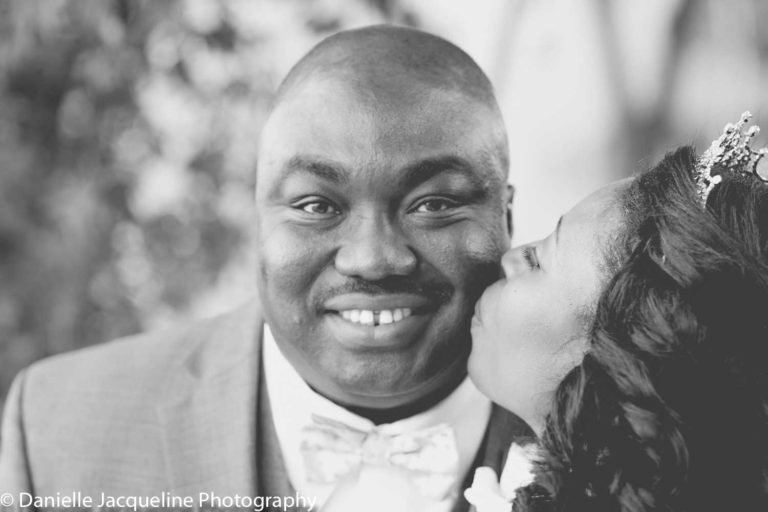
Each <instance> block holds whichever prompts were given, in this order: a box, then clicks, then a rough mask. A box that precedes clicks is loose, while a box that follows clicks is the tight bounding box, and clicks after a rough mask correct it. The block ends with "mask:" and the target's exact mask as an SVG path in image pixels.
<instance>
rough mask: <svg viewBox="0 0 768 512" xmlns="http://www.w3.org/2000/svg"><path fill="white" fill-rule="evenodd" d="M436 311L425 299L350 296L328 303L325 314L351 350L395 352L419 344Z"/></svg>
mask: <svg viewBox="0 0 768 512" xmlns="http://www.w3.org/2000/svg"><path fill="white" fill-rule="evenodd" d="M436 309H437V304H434V301H432V300H430V299H429V298H427V297H424V296H423V295H417V294H410V293H405V294H404V293H397V294H377V295H370V294H363V293H348V294H342V295H337V296H335V297H333V298H331V299H329V300H327V301H325V304H324V305H323V310H322V314H323V315H324V316H325V318H326V319H327V320H328V326H329V327H330V329H331V330H332V331H333V333H334V336H335V337H336V338H337V339H338V340H339V341H341V342H342V343H343V344H345V345H347V346H354V347H360V346H363V347H376V348H385V347H387V348H392V347H395V346H406V345H409V344H410V343H411V342H412V341H415V340H417V339H418V337H419V336H420V334H421V333H422V332H423V330H424V328H425V327H426V326H427V324H428V323H429V320H430V319H431V318H432V313H433V312H434V311H435V310H436Z"/></svg>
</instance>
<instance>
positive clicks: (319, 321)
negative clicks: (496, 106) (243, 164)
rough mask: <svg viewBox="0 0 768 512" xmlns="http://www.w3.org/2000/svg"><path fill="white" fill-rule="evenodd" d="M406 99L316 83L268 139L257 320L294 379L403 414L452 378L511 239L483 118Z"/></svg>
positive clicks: (430, 96) (457, 106)
mask: <svg viewBox="0 0 768 512" xmlns="http://www.w3.org/2000/svg"><path fill="white" fill-rule="evenodd" d="M413 96H414V95H413V94H411V95H410V97H409V95H408V94H400V93H398V94H391V95H390V94H385V93H383V92H382V91H379V92H378V93H377V94H375V95H374V94H372V93H360V92H359V91H355V90H353V89H352V88H351V87H348V86H347V85H345V84H344V83H342V82H340V81H337V80H322V81H321V80H315V81H314V82H313V83H312V85H311V87H307V86H304V87H303V88H302V89H301V90H300V91H299V92H298V93H295V94H293V95H291V96H290V97H289V98H287V99H284V100H283V102H281V104H280V105H279V106H278V107H277V108H276V110H275V111H274V112H273V114H272V116H271V118H270V120H269V121H268V123H267V125H266V127H265V129H264V133H263V137H262V144H261V155H260V159H259V170H258V175H257V187H256V188H257V190H256V202H257V213H258V219H257V228H256V244H257V257H258V258H257V260H258V277H257V279H258V286H259V293H260V296H261V302H262V306H263V308H264V314H265V318H266V320H267V323H268V324H269V326H270V328H271V330H272V332H273V334H274V336H275V339H276V341H277V342H278V344H279V346H280V348H281V350H282V352H283V353H284V354H285V356H286V357H287V358H288V359H289V360H290V361H291V363H292V364H293V366H294V367H295V368H296V369H297V370H298V371H299V373H300V374H301V375H302V377H303V378H304V379H306V380H307V382H308V383H309V384H310V385H312V386H313V387H314V388H315V389H317V390H318V391H320V392H321V393H323V394H324V395H326V396H329V397H331V398H332V399H334V400H336V401H338V402H341V403H345V404H347V405H355V406H363V407H393V406H397V405H403V404H407V403H411V402H413V401H414V400H418V399H419V398H420V397H422V396H426V394H427V393H430V392H433V391H434V390H435V389H437V388H438V387H440V386H441V385H442V386H445V385H447V383H448V382H454V383H455V382H456V381H457V377H458V378H460V377H461V375H463V374H464V373H465V372H466V365H465V362H466V357H467V354H468V351H469V348H470V338H469V320H470V318H471V316H472V311H473V308H474V304H475V301H476V299H477V298H478V297H479V295H480V293H481V292H482V291H483V289H484V288H485V286H486V285H488V284H489V283H491V282H493V281H495V280H496V279H497V278H498V275H499V260H500V257H501V255H502V253H503V252H504V251H505V250H506V248H507V247H508V244H509V233H508V227H507V225H506V220H505V206H506V201H505V198H506V183H505V182H504V177H503V176H504V173H503V172H502V169H501V165H502V164H501V162H500V159H499V158H498V155H497V151H496V148H497V147H496V145H495V144H496V142H497V139H496V138H494V132H493V130H494V127H496V126H498V124H495V123H493V122H491V121H490V119H493V118H492V114H491V112H490V110H488V109H486V107H484V106H482V105H479V104H476V103H474V102H471V101H469V100H468V99H467V98H464V97H462V96H460V95H458V94H456V93H449V92H442V91H438V90H431V91H430V90H424V89H421V90H418V98H417V99H414V98H413Z"/></svg>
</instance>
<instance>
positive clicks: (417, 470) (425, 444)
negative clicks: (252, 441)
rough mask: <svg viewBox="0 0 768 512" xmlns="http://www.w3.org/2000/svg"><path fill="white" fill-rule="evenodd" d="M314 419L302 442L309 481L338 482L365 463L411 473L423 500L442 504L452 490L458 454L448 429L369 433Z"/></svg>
mask: <svg viewBox="0 0 768 512" xmlns="http://www.w3.org/2000/svg"><path fill="white" fill-rule="evenodd" d="M312 419H313V421H314V423H312V424H311V425H308V426H307V427H304V429H303V430H302V442H301V454H302V457H303V458H304V466H305V469H306V472H307V473H306V475H307V480H309V481H310V482H313V483H318V484H335V483H336V482H338V481H339V480H340V479H342V478H343V477H345V476H347V475H350V474H353V473H354V472H356V471H358V470H359V469H360V468H361V467H362V466H364V465H366V466H384V467H387V466H389V467H395V468H399V469H402V470H405V471H407V472H408V475H409V478H412V479H413V482H414V483H415V484H416V486H417V487H418V489H419V491H420V492H421V494H423V495H424V496H427V497H431V498H435V499H438V500H440V499H444V498H445V497H447V495H448V494H449V493H450V492H451V490H452V485H453V483H454V482H455V479H456V472H457V471H458V464H459V455H458V450H457V448H456V439H455V437H454V434H453V429H452V428H451V427H450V426H448V425H446V424H441V425H437V426H434V427H431V428H427V429H424V430H419V431H415V432H407V433H401V434H385V433H383V432H381V431H380V430H379V429H378V428H376V427H374V428H373V429H372V430H371V431H369V432H365V431H362V430H358V429H355V428H352V427H350V426H348V425H345V424H343V423H340V422H337V421H334V420H330V419H327V418H323V417H320V416H316V415H313V417H312Z"/></svg>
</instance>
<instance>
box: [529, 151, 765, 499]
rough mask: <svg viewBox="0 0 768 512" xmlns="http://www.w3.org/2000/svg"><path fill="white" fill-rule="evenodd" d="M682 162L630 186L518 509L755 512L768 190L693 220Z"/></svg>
mask: <svg viewBox="0 0 768 512" xmlns="http://www.w3.org/2000/svg"><path fill="white" fill-rule="evenodd" d="M695 164H696V155H695V153H694V151H693V149H692V148H690V147H683V148H680V149H678V150H676V151H675V152H673V153H670V154H668V155H667V156H666V157H665V158H664V159H663V161H662V162H661V163H659V164H658V165H657V166H656V167H654V168H653V169H651V170H650V171H648V172H646V173H644V174H642V175H641V176H639V177H638V178H637V179H635V180H634V181H633V182H632V184H631V185H630V186H629V188H628V189H627V191H626V192H624V193H623V196H622V197H621V198H620V204H621V206H623V212H624V216H625V217H624V222H623V223H622V228H621V231H622V233H621V235H620V236H619V237H618V240H619V241H618V242H617V243H616V244H614V246H613V247H611V249H610V251H609V254H608V255H607V257H606V260H607V261H608V262H609V264H608V265H607V268H608V269H609V270H608V271H607V276H608V277H607V284H606V286H605V288H604V289H603V291H602V294H601V296H600V299H599V301H598V304H597V307H596V310H595V314H594V318H593V319H592V325H591V330H590V345H589V349H588V351H587V353H586V355H585V357H584V359H583V362H582V363H581V364H580V365H579V366H578V367H576V368H575V369H573V370H572V371H571V372H570V373H569V374H568V375H567V376H566V377H565V379H564V380H563V381H562V382H561V383H560V385H559V387H558V389H557V392H556V394H555V403H554V405H553V408H552V410H551V412H550V415H549V417H548V420H547V426H546V428H545V431H544V434H543V436H542V439H541V443H542V447H543V453H544V460H543V461H542V462H541V463H540V467H539V477H538V479H537V482H538V483H537V484H536V485H533V486H530V487H529V488H527V489H525V490H523V491H521V492H519V493H518V503H517V508H520V509H524V510H538V509H542V510H555V511H563V512H564V511H578V512H599V511H626V512H630V511H631V512H641V511H643V512H650V511H674V512H688V511H690V512H707V511H712V512H715V511H717V512H725V511H740V512H743V511H752V510H754V511H758V510H759V511H763V512H764V511H768V485H767V482H768V184H765V183H762V182H761V181H760V180H759V179H757V178H756V177H755V176H753V175H747V174H742V173H728V174H726V175H724V178H723V181H722V183H721V184H719V185H717V186H716V187H715V188H714V190H713V191H712V193H711V194H710V196H709V198H708V201H707V206H706V211H705V210H704V209H702V207H701V204H700V202H699V199H698V196H697V195H696V191H695V188H694V184H693V180H692V175H693V169H694V167H695Z"/></svg>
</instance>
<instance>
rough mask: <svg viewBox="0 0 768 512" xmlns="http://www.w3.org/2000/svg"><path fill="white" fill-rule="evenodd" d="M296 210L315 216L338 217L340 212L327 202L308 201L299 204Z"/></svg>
mask: <svg viewBox="0 0 768 512" xmlns="http://www.w3.org/2000/svg"><path fill="white" fill-rule="evenodd" d="M296 208H298V209H300V210H302V211H305V212H307V213H311V214H313V215H338V214H339V213H340V212H339V210H338V209H337V208H336V207H335V206H333V205H332V204H331V203H329V202H327V201H308V202H305V203H301V204H297V205H296Z"/></svg>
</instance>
